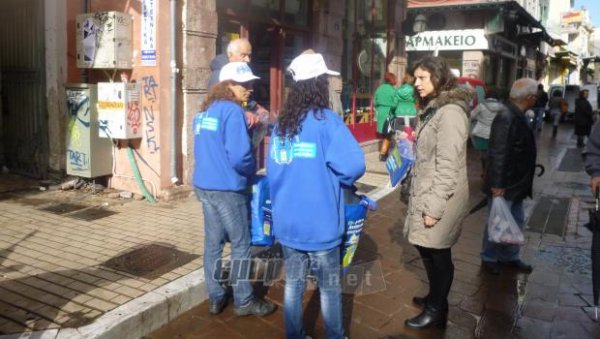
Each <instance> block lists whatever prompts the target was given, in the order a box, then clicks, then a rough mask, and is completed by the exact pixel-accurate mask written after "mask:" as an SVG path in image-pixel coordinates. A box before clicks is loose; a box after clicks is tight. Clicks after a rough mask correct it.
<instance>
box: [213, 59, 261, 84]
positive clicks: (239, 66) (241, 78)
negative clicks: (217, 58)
mask: <svg viewBox="0 0 600 339" xmlns="http://www.w3.org/2000/svg"><path fill="white" fill-rule="evenodd" d="M256 79H260V78H259V77H257V76H256V75H254V74H253V73H252V70H251V69H250V67H249V66H248V64H247V63H245V62H242V61H234V62H230V63H228V64H227V65H225V66H223V68H221V72H220V73H219V82H221V81H225V80H233V81H235V82H240V83H242V82H248V81H251V80H256Z"/></svg>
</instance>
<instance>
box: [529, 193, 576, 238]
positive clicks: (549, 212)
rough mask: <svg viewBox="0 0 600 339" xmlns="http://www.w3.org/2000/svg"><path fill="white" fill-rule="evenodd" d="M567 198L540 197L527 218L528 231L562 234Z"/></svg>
mask: <svg viewBox="0 0 600 339" xmlns="http://www.w3.org/2000/svg"><path fill="white" fill-rule="evenodd" d="M569 203H570V201H569V198H555V197H540V199H538V202H537V204H536V205H535V209H534V210H533V213H532V214H531V217H530V218H529V223H528V225H529V228H528V230H529V231H533V232H544V227H545V228H546V229H545V232H544V233H549V234H555V235H558V236H563V234H564V231H565V227H566V226H567V223H566V217H567V212H568V211H569Z"/></svg>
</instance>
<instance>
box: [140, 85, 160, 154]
mask: <svg viewBox="0 0 600 339" xmlns="http://www.w3.org/2000/svg"><path fill="white" fill-rule="evenodd" d="M142 86H143V89H142V91H143V93H144V98H145V99H146V100H145V104H144V105H143V106H142V110H143V111H144V120H145V122H146V129H145V133H144V139H145V141H146V147H148V150H149V152H150V153H151V154H154V153H156V152H157V151H158V150H159V149H160V146H159V144H158V139H157V137H156V126H155V121H156V120H155V116H154V106H155V104H156V101H157V99H158V98H157V96H156V89H157V88H158V83H157V82H156V80H154V77H153V76H151V75H150V76H147V77H143V78H142Z"/></svg>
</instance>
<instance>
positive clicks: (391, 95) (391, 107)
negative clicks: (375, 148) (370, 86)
mask: <svg viewBox="0 0 600 339" xmlns="http://www.w3.org/2000/svg"><path fill="white" fill-rule="evenodd" d="M396 82H397V79H396V75H395V74H394V73H390V72H387V73H385V76H384V77H383V83H382V84H381V85H380V86H379V87H377V90H375V94H374V95H373V103H374V105H375V112H376V113H377V133H379V134H381V147H380V148H379V160H380V161H385V160H386V159H387V156H388V151H389V148H390V142H391V139H392V133H390V132H389V131H385V130H384V127H385V125H384V122H385V121H386V120H387V119H388V117H389V116H390V115H391V114H393V115H395V112H394V111H395V110H396V105H397V104H398V102H397V98H396V88H395V87H394V86H396Z"/></svg>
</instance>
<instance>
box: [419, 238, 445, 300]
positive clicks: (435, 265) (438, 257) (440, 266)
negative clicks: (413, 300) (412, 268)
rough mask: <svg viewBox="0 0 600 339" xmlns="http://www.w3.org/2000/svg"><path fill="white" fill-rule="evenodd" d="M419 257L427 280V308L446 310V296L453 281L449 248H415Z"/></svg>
mask: <svg viewBox="0 0 600 339" xmlns="http://www.w3.org/2000/svg"><path fill="white" fill-rule="evenodd" d="M415 247H416V248H417V250H418V251H419V254H420V255H421V260H423V265H424V266H425V270H426V271H427V278H428V279H429V295H428V296H427V306H428V307H431V308H435V309H437V310H447V309H448V294H450V287H452V281H453V280H454V264H453V263H452V250H451V249H450V248H443V249H437V248H427V247H421V246H415Z"/></svg>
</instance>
